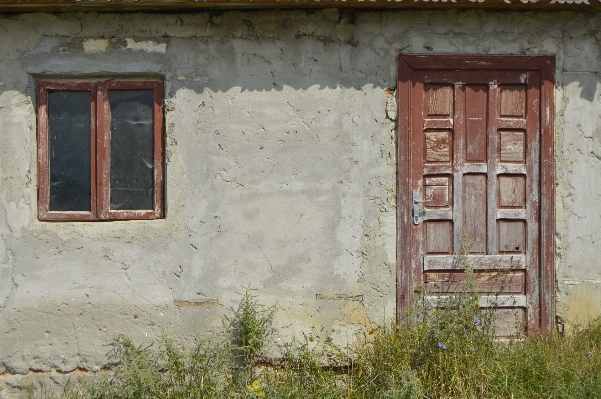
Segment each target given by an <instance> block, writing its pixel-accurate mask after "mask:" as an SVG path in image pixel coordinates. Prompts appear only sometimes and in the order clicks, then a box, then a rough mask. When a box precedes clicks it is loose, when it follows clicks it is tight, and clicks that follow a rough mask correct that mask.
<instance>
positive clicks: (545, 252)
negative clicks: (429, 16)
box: [397, 55, 555, 330]
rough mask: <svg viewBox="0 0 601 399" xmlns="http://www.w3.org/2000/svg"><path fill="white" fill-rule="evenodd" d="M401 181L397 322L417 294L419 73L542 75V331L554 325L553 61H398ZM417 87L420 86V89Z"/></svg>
mask: <svg viewBox="0 0 601 399" xmlns="http://www.w3.org/2000/svg"><path fill="white" fill-rule="evenodd" d="M398 68H399V69H398V79H399V81H398V86H397V87H398V115H399V121H398V142H397V145H398V158H397V159H398V175H397V220H398V222H397V234H398V237H397V263H398V266H397V321H401V320H402V319H403V318H404V316H405V314H406V312H407V311H408V310H410V309H411V302H410V301H409V300H408V298H407V296H409V295H412V291H413V289H414V285H413V284H412V281H413V274H414V270H412V262H411V259H412V256H413V255H414V254H412V252H411V244H410V243H411V238H410V233H409V232H410V231H411V229H412V228H413V226H412V221H411V189H412V188H411V184H410V183H411V178H410V170H411V168H410V166H411V151H409V148H411V147H410V137H411V136H410V126H411V124H412V123H413V119H414V118H415V117H416V116H415V115H412V114H411V106H410V104H412V102H413V96H412V92H411V91H412V90H411V89H412V85H413V84H414V82H413V78H412V76H413V75H414V73H415V72H414V71H417V70H431V69H434V70H444V69H491V70H494V69H515V70H538V71H540V72H541V80H542V82H541V83H542V86H541V92H540V93H541V94H540V96H541V108H540V120H541V141H540V208H539V209H538V211H537V212H538V214H539V215H540V236H539V242H540V250H539V254H540V264H539V271H540V277H539V279H540V290H539V292H540V316H539V320H540V327H541V328H542V329H543V330H549V329H551V328H553V327H554V325H555V241H554V235H555V203H554V200H555V191H554V190H555V152H554V151H555V131H554V128H555V119H554V117H555V92H554V90H555V57H554V56H503V55H492V56H483V55H482V56H474V55H466V56H462V55H429V56H423V55H399V60H398ZM416 85H417V84H416Z"/></svg>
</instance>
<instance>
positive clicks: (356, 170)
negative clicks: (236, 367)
mask: <svg viewBox="0 0 601 399" xmlns="http://www.w3.org/2000/svg"><path fill="white" fill-rule="evenodd" d="M0 27H2V33H1V35H2V41H0V53H1V54H3V56H2V57H1V58H0V66H1V68H2V71H3V73H2V77H1V80H2V82H1V84H0V154H1V155H0V179H1V180H0V181H1V183H0V234H1V237H2V240H1V241H0V263H1V264H2V266H1V268H0V273H1V274H0V334H1V335H2V340H0V374H2V373H4V376H2V377H0V397H3V398H4V397H11V395H16V394H17V393H18V391H19V388H20V387H22V386H23V385H24V384H25V383H26V382H27V380H28V379H29V378H33V377H35V376H36V375H38V374H35V373H33V374H32V371H34V372H38V371H41V372H48V373H50V374H49V375H51V376H63V375H62V374H60V373H61V372H72V371H73V370H78V369H79V368H81V369H83V370H90V371H99V370H101V369H102V368H103V367H105V366H107V365H110V359H109V358H108V357H107V353H108V349H107V346H106V345H107V344H108V343H110V342H111V340H112V339H113V338H114V337H116V336H117V335H118V334H122V333H124V334H126V335H129V336H130V337H132V338H133V339H134V340H135V341H136V342H139V343H142V342H144V343H150V342H153V341H155V340H156V339H157V337H159V336H160V335H161V334H162V333H163V332H165V333H167V334H169V335H171V336H173V337H175V338H176V339H178V340H180V341H182V342H184V343H186V342H191V340H192V339H193V338H194V336H195V335H196V334H199V333H207V332H209V331H211V330H214V329H216V328H219V327H220V326H221V323H222V316H223V315H224V314H225V313H226V312H227V309H228V307H231V306H233V305H234V304H235V303H236V301H237V300H238V299H239V295H238V294H236V292H240V291H241V290H242V289H243V288H242V286H247V285H249V284H250V285H251V286H252V287H253V288H256V289H257V291H256V292H257V294H258V295H259V299H260V301H261V302H262V303H264V304H273V303H276V302H277V303H278V304H279V306H280V308H281V310H280V311H279V312H278V313H277V319H276V323H277V325H278V326H282V327H285V328H283V329H282V334H283V337H284V339H285V340H287V341H288V342H293V341H294V340H295V339H296V340H299V339H301V338H302V337H304V336H306V335H308V334H312V335H313V336H314V337H315V338H316V341H317V342H319V341H320V340H325V339H326V338H328V337H329V338H332V339H334V340H335V342H336V343H337V344H339V345H342V346H344V345H346V344H348V343H352V342H354V341H355V340H360V339H361V334H362V333H361V331H364V330H365V329H367V328H369V327H371V326H372V325H373V324H374V323H375V324H382V323H386V322H390V321H391V320H392V319H393V317H394V311H395V295H396V280H395V275H396V250H395V247H396V210H395V201H396V155H395V154H396V144H395V139H396V124H395V120H394V119H395V118H396V115H395V113H394V112H391V109H393V107H391V105H390V104H391V103H390V100H389V97H390V93H391V91H393V90H394V89H395V87H396V79H397V76H396V68H397V64H396V59H397V56H398V54H399V53H426V54H430V53H432V54H433V53H457V54H554V55H556V57H557V65H558V67H557V74H556V75H557V76H556V78H557V90H556V99H557V100H556V104H557V120H556V127H557V155H558V157H557V207H558V211H557V242H558V258H557V270H558V312H559V314H560V315H561V316H562V317H564V318H566V319H569V318H571V317H576V316H575V315H579V314H580V313H579V311H578V309H580V308H581V306H580V305H577V304H578V303H581V302H582V301H581V299H582V298H585V297H586V298H590V301H592V302H591V305H590V306H588V305H587V306H588V307H587V308H588V309H592V311H591V314H594V313H595V312H597V313H598V312H599V310H598V309H599V308H598V307H597V308H595V307H594V306H593V305H594V304H595V303H596V304H597V305H599V299H594V298H596V297H595V296H594V295H593V294H589V291H587V292H586V293H585V294H582V293H581V290H582V289H584V288H570V287H576V286H578V287H588V288H586V290H590V292H599V290H600V289H601V288H600V287H599V286H598V285H595V284H593V283H590V282H589V283H586V284H585V281H588V280H591V281H593V280H594V281H596V280H599V279H601V277H600V276H599V273H600V272H599V270H601V267H599V260H598V259H599V257H598V256H595V255H596V251H595V249H596V248H597V247H598V244H596V243H598V242H599V239H601V237H598V236H599V234H601V233H600V232H599V229H598V228H597V227H596V226H597V225H598V221H599V217H600V216H601V215H600V213H601V210H600V208H599V206H598V205H597V202H598V198H599V195H600V194H601V192H600V191H601V184H595V182H596V181H597V180H598V179H599V177H598V176H601V161H600V158H599V154H600V153H601V151H600V150H599V148H600V147H599V145H600V141H599V140H600V136H599V132H600V131H601V130H600V128H599V123H598V122H599V118H598V115H601V103H600V102H599V96H600V94H599V77H598V75H597V72H598V71H601V60H600V58H599V40H601V35H599V33H598V32H599V29H600V28H601V17H600V16H599V14H596V13H595V14H590V13H569V12H564V13H557V12H552V13H546V12H536V13H529V12H487V11H440V12H432V11H391V12H349V11H344V12H343V11H340V12H339V11H337V10H323V11H319V12H310V13H308V12H305V11H260V12H234V11H232V12H224V13H218V14H211V15H209V14H207V13H200V14H185V15H176V14H166V15H161V14H149V15H142V14H97V13H77V14H70V13H65V14H57V15H51V14H23V15H14V16H3V17H0ZM40 77H46V78H52V77H57V78H66V77H72V78H73V77H78V78H90V77H121V78H123V77H162V78H164V80H165V93H166V99H165V101H166V116H165V123H166V173H167V174H166V201H167V206H166V218H165V219H164V220H157V221H125V222H108V223H63V222H61V223H49V222H39V221H38V220H37V211H36V209H37V194H36V186H37V183H36V182H37V175H36V170H37V164H36V157H37V155H36V119H35V104H36V101H37V100H36V97H35V88H36V79H38V78H40ZM571 282H576V283H574V284H572V283H571ZM581 283H582V284H584V285H582V284H581ZM575 284H576V285H575ZM578 284H581V285H578ZM579 290H580V291H579ZM319 295H322V296H321V297H320V296H319ZM338 295H340V296H338ZM318 298H321V299H318ZM328 298H338V299H341V300H332V299H328ZM352 298H361V300H354V299H352ZM578 298H581V299H578ZM590 301H589V302H590ZM201 302H202V303H206V304H207V305H206V306H183V305H182V304H184V305H185V304H193V303H201ZM595 309H597V310H595ZM136 316H137V317H136ZM44 378H46V377H44ZM61 378H62V377H61ZM61 378H59V377H56V378H55V380H56V381H59V382H60V381H62V379H61Z"/></svg>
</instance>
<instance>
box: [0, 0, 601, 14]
mask: <svg viewBox="0 0 601 399" xmlns="http://www.w3.org/2000/svg"><path fill="white" fill-rule="evenodd" d="M295 8H296V9H298V8H305V9H310V8H313V9H316V8H356V9H451V8H455V9H498V10H523V11H526V10H582V11H587V10H588V11H590V10H601V0H0V12H38V11H52V12H64V11H118V12H120V11H135V12H144V11H171V12H177V11H182V12H184V11H201V10H206V9H295Z"/></svg>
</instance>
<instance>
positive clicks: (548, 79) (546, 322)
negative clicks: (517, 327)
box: [540, 57, 555, 330]
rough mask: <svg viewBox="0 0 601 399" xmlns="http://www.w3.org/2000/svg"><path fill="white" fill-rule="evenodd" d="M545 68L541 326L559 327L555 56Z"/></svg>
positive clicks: (542, 154) (541, 222)
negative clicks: (556, 267) (556, 319)
mask: <svg viewBox="0 0 601 399" xmlns="http://www.w3.org/2000/svg"><path fill="white" fill-rule="evenodd" d="M549 58H551V59H550V60H549V63H548V64H547V65H546V66H545V67H544V68H543V69H542V70H541V79H542V87H541V149H540V152H541V161H540V170H541V172H540V178H541V198H540V210H541V219H540V225H541V229H540V262H541V290H540V291H541V295H542V298H541V301H540V314H541V328H542V329H543V330H550V329H552V328H554V327H555V59H554V58H552V57H549Z"/></svg>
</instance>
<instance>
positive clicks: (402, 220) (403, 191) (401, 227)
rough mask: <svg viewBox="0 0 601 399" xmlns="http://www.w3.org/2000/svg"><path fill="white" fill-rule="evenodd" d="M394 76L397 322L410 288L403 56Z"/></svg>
mask: <svg viewBox="0 0 601 399" xmlns="http://www.w3.org/2000/svg"><path fill="white" fill-rule="evenodd" d="M398 67H399V69H398V78H399V84H398V86H397V92H398V98H399V101H398V102H397V107H398V112H397V115H398V135H397V162H398V169H397V170H398V173H397V207H396V209H397V263H398V267H397V307H396V308H397V311H396V318H397V322H400V321H401V320H403V319H404V318H405V315H406V314H407V312H408V311H409V310H410V309H411V307H412V303H411V301H410V298H409V297H408V296H409V295H408V294H409V293H410V292H411V291H412V288H411V286H412V284H413V282H412V280H411V252H410V248H411V234H410V230H411V223H412V218H411V205H410V201H411V197H410V194H411V184H410V183H411V177H410V171H411V158H410V151H406V150H405V149H406V148H410V145H411V141H410V140H411V135H410V132H411V130H410V126H411V114H410V107H409V104H410V101H411V70H412V69H411V67H410V66H409V64H408V63H407V62H405V59H404V58H403V56H402V55H401V56H399V59H398Z"/></svg>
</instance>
